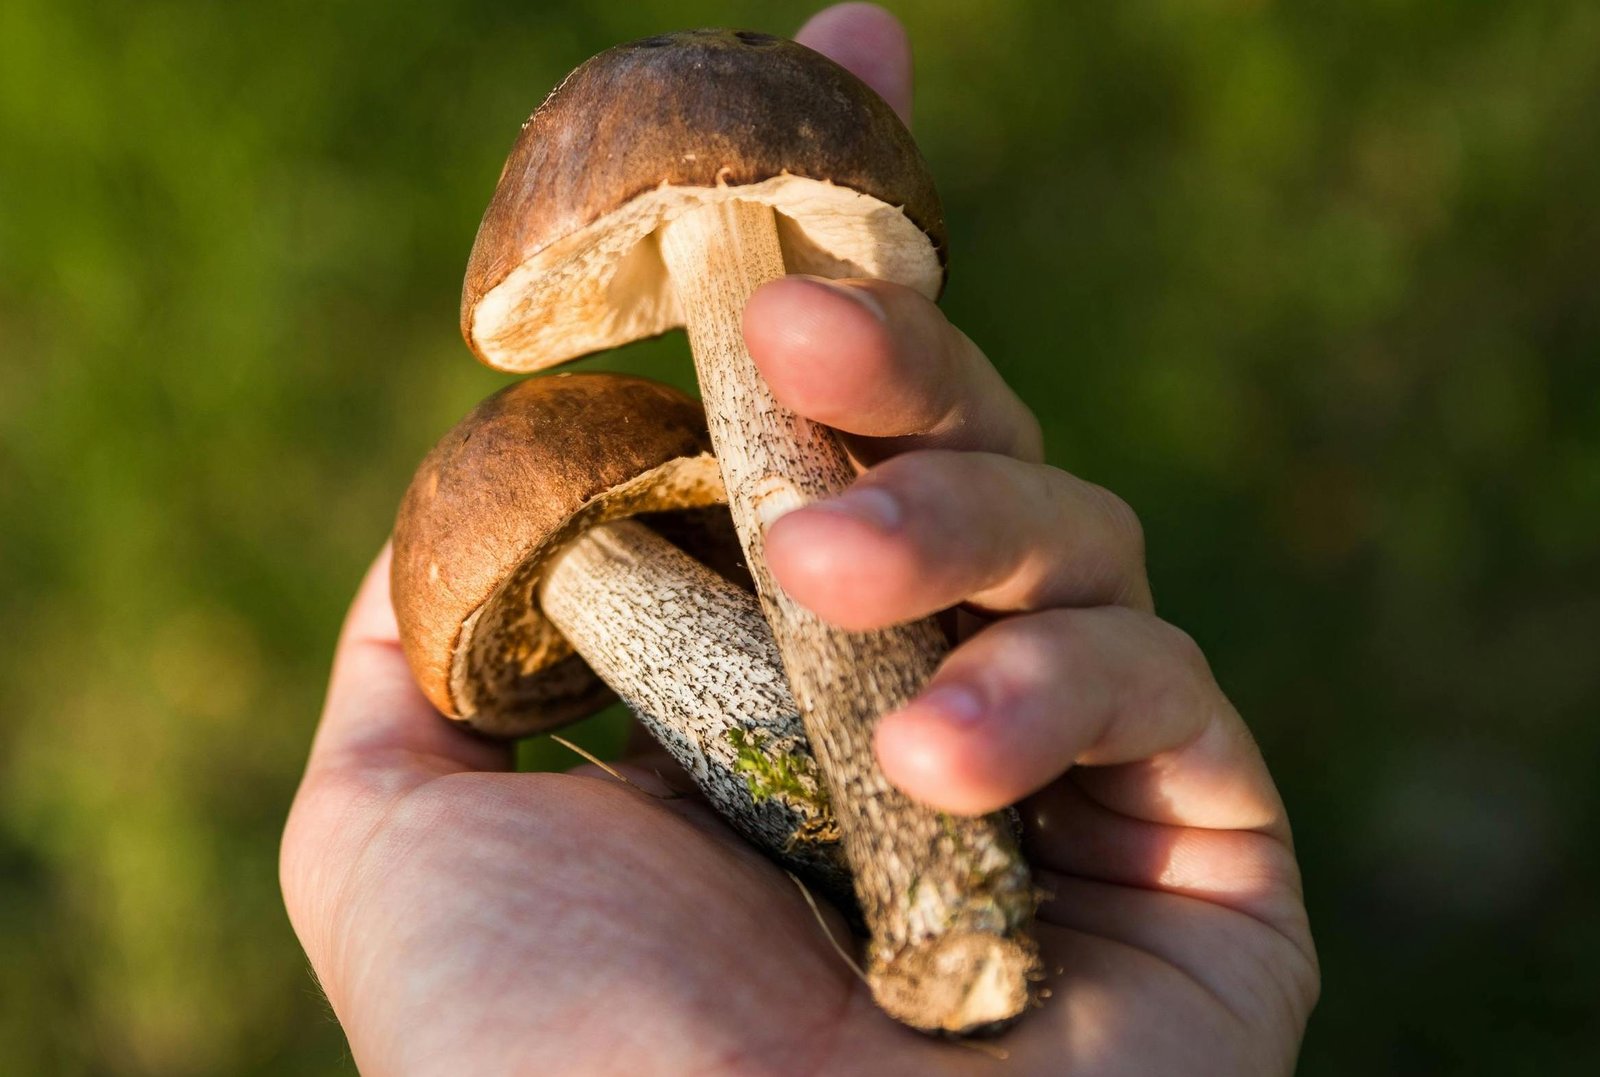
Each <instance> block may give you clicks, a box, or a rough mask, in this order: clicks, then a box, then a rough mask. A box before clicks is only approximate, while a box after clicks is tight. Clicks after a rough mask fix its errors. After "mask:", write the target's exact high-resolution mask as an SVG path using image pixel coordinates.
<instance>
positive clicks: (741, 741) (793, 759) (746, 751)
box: [727, 729, 828, 811]
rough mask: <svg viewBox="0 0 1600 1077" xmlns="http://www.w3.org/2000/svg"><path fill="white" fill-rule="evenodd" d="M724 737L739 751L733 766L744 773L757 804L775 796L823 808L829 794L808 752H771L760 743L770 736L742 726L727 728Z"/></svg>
mask: <svg viewBox="0 0 1600 1077" xmlns="http://www.w3.org/2000/svg"><path fill="white" fill-rule="evenodd" d="M758 732H759V731H758ZM727 737H728V743H729V744H731V745H732V746H733V750H734V751H735V752H737V753H738V755H737V756H736V757H735V758H734V762H733V769H734V770H735V771H737V772H738V773H740V774H743V775H744V781H745V785H746V786H747V787H748V788H749V790H750V797H751V799H752V800H754V801H755V802H756V803H757V804H761V803H763V802H765V801H768V800H772V799H773V798H774V797H777V798H781V799H783V800H784V801H786V802H789V803H792V804H795V805H797V806H798V805H805V806H807V807H808V808H810V810H812V811H822V810H825V809H826V807H827V803H828V794H827V791H826V790H824V789H823V788H822V785H821V782H820V781H819V779H818V776H817V773H816V769H817V766H816V763H815V762H814V761H813V760H812V759H811V757H810V756H804V755H795V754H794V753H793V752H782V753H779V754H776V755H774V754H773V753H772V751H771V749H770V747H767V746H766V745H765V744H764V743H763V742H765V741H767V740H769V739H770V738H769V737H767V736H766V735H764V734H761V735H759V736H754V735H752V734H749V733H746V732H745V731H744V730H742V729H730V730H728V733H727Z"/></svg>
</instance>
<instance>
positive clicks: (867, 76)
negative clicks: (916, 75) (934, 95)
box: [795, 4, 911, 124]
mask: <svg viewBox="0 0 1600 1077" xmlns="http://www.w3.org/2000/svg"><path fill="white" fill-rule="evenodd" d="M795 40H796V41H798V42H800V44H802V45H805V46H807V47H809V48H813V49H816V50H817V51H818V52H820V53H822V54H823V55H824V56H826V57H828V58H829V59H830V60H832V61H833V62H834V63H836V64H839V65H840V66H841V67H844V68H845V69H847V70H848V71H850V73H851V74H853V75H855V76H856V78H858V79H860V80H861V81H862V82H865V83H866V84H867V85H868V86H871V87H872V88H873V89H874V90H876V91H877V92H878V96H880V97H882V98H883V99H884V100H885V101H887V102H889V105H890V107H892V108H893V109H894V110H895V111H896V112H898V113H899V114H900V118H901V119H902V120H904V121H906V123H908V124H909V123H910V122H911V43H910V41H909V40H907V38H906V30H905V27H903V26H901V25H900V20H899V19H897V18H895V17H894V16H893V15H891V14H889V13H888V12H887V11H885V10H884V9H883V8H881V7H879V6H878V5H877V4H835V5H834V6H833V7H830V8H825V9H824V10H822V11H819V12H818V13H817V14H815V15H813V16H812V17H811V19H810V21H808V22H807V23H806V24H805V25H804V26H802V27H801V28H800V32H799V33H798V34H796V35H795Z"/></svg>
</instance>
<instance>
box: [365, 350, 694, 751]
mask: <svg viewBox="0 0 1600 1077" xmlns="http://www.w3.org/2000/svg"><path fill="white" fill-rule="evenodd" d="M723 500H724V495H723V490H722V480H721V478H720V476H719V475H718V472H717V465H716V461H715V460H714V459H713V458H712V456H711V451H710V442H709V440H708V439H707V436H706V430H705V416H704V413H703V412H702V411H701V409H700V405H699V404H698V403H696V402H695V401H693V400H691V399H690V398H689V397H687V396H684V395H683V394H682V393H680V392H678V391H677V390H676V389H673V388H671V387H670V386H666V385H661V384H659V383H657V382H653V381H647V380H645V379H643V378H633V377H625V376H622V375H618V374H572V375H557V376H555V377H548V378H535V379H530V380H527V381H522V382H518V383H517V384H515V385H511V386H508V387H507V388H505V389H502V390H501V391H500V392H497V393H495V394H494V395H493V396H491V397H489V398H488V399H487V400H485V401H483V402H482V403H481V404H479V405H478V406H477V407H475V408H474V409H472V411H471V412H470V413H468V415H467V416H466V418H464V419H462V420H461V421H460V422H459V423H457V424H456V425H455V427H454V428H453V429H452V430H451V431H450V432H449V433H448V434H446V435H445V436H444V437H443V438H442V439H440V441H439V443H438V445H436V446H435V447H434V449H433V451H432V452H430V453H429V454H428V455H427V457H426V458H425V459H424V460H423V461H422V465H421V466H420V467H419V468H418V469H417V473H416V475H415V477H414V478H413V479H412V480H411V486H410V487H409V488H408V489H407V490H406V494H405V498H404V499H403V500H402V502H401V505H400V512H399V516H398V518H397V519H396V521H395V531H394V564H393V568H392V571H391V586H392V590H393V601H394V610H395V616H396V618H397V619H398V620H399V623H400V639H401V642H402V644H403V646H404V648H405V653H406V658H407V660H408V661H409V662H410V664H411V669H412V672H413V673H414V674H415V676H416V678H417V681H418V683H419V684H420V685H421V686H422V690H423V692H424V693H426V695H427V696H428V699H429V700H431V701H432V702H433V705H434V706H436V707H438V708H439V709H440V710H441V711H443V712H444V713H445V714H448V715H451V716H455V717H460V718H462V719H465V720H466V721H467V722H468V723H469V724H471V725H472V726H473V727H474V728H477V729H480V730H482V731H484V732H486V733H492V734H496V735H503V736H524V735H527V734H530V733H534V732H538V731H540V730H543V729H548V728H552V727H554V726H556V725H560V724H563V723H565V722H568V721H573V720H575V719H577V718H581V717H584V716H585V715H587V714H589V713H591V712H593V711H594V710H595V709H597V708H598V707H600V706H602V705H604V704H605V703H607V702H609V701H610V699H611V694H610V692H609V691H608V690H607V689H606V688H605V686H604V685H603V684H601V682H600V680H599V678H598V677H596V676H595V675H594V673H593V672H592V671H590V669H589V667H588V665H587V664H586V663H584V661H583V660H582V659H581V658H579V657H578V656H577V655H575V654H574V653H573V652H572V648H571V646H570V645H568V644H567V642H566V641H565V640H564V639H563V638H562V637H561V635H560V633H559V632H557V631H556V629H555V628H554V627H553V626H552V625H550V623H549V622H548V621H546V620H545V618H544V615H543V614H542V613H541V612H540V609H539V600H538V583H539V579H540V572H541V570H542V568H543V566H544V564H545V563H546V562H547V561H548V559H549V557H550V556H551V555H552V554H553V553H554V552H555V551H556V550H558V549H559V548H560V547H561V546H562V544H563V543H566V542H568V541H570V540H571V539H573V538H575V537H576V536H577V535H579V534H581V533H582V532H583V530H584V529H586V528H589V527H593V526H595V525H597V524H600V523H603V522H605V521H607V520H613V519H618V518H620V517H624V516H633V515H637V514H640V513H650V512H662V511H667V510H674V509H688V508H697V507H701V506H706V505H715V504H720V503H721V502H722V501H723Z"/></svg>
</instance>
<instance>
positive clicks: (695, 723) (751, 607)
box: [539, 520, 850, 897]
mask: <svg viewBox="0 0 1600 1077" xmlns="http://www.w3.org/2000/svg"><path fill="white" fill-rule="evenodd" d="M539 586H540V590H539V601H540V605H541V606H542V608H543V609H544V613H545V616H546V617H548V618H549V619H550V622H551V623H552V624H554V625H555V626H556V627H557V628H558V629H560V630H561V632H562V634H563V635H564V636H566V638H567V641H568V642H569V643H571V644H572V646H573V647H574V648H575V649H576V650H577V652H578V653H579V654H580V655H582V656H583V658H584V660H585V661H586V662H588V663H589V666H590V667H591V668H592V669H593V670H594V671H595V672H596V673H597V674H599V675H600V677H601V679H603V680H604V681H605V682H606V683H607V684H609V685H610V686H611V688H612V689H613V690H614V691H615V692H616V693H617V694H618V695H619V696H621V697H622V700H623V702H625V703H626V704H627V705H628V706H629V707H630V708H632V710H633V712H634V713H635V714H637V715H638V716H639V720H640V721H641V722H642V723H643V724H644V725H645V727H646V728H647V729H649V730H650V732H651V733H652V734H654V736H655V738H656V740H658V741H660V742H661V744H662V746H663V747H665V748H666V749H667V751H668V753H670V754H671V755H672V757H673V758H674V759H675V760H677V761H678V763H679V764H680V765H681V766H682V767H683V769H684V770H685V771H687V772H688V774H689V776H690V777H691V778H693V779H694V782H695V784H696V785H698V786H699V787H700V790H701V792H703V793H704V794H705V796H706V799H707V800H708V801H709V802H710V803H711V806H712V807H714V808H716V809H717V811H719V812H720V813H721V814H722V816H723V817H724V818H725V819H727V820H728V821H729V822H731V823H732V824H733V825H734V827H735V828H736V829H738V830H739V831H740V833H742V834H744V835H745V837H747V838H748V839H750V840H751V841H752V842H754V843H755V844H756V845H757V846H759V847H761V848H763V849H765V850H766V851H767V852H768V853H770V854H771V855H773V856H774V857H775V858H776V859H777V860H778V861H779V862H780V863H782V864H783V865H784V866H785V867H788V868H790V869H791V870H796V871H800V872H802V873H803V874H805V875H807V876H808V877H809V878H811V879H812V880H813V881H815V882H817V883H819V884H820V885H821V886H822V887H823V889H824V890H825V891H827V892H828V893H829V894H830V896H834V897H838V896H841V895H842V896H846V897H847V896H848V895H849V893H850V880H849V872H848V869H847V868H846V867H845V862H844V854H843V852H842V851H841V849H840V847H839V834H838V826H837V824H836V823H835V822H834V817H833V812H832V810H831V808H830V807H829V805H828V797H827V793H826V791H825V790H824V789H823V787H822V784H821V782H820V780H819V778H818V776H817V764H816V760H815V759H813V758H812V755H811V749H810V747H809V746H808V745H807V744H806V738H805V732H804V730H803V729H802V728H801V726H800V718H799V715H798V713H797V709H796V707H795V704H794V698H793V697H792V696H791V695H790V694H789V686H788V684H787V683H786V682H785V681H784V678H783V667H782V665H781V664H780V662H779V659H778V652H777V648H776V647H775V646H774V645H773V642H772V634H771V632H770V631H768V629H767V624H766V622H765V621H764V620H762V618H761V611H760V609H759V608H758V607H757V606H756V600H755V596H754V595H752V594H750V593H749V592H747V591H744V590H742V589H741V588H739V587H737V586H735V585H734V584H732V583H730V582H729V581H728V580H726V579H724V578H723V577H722V576H719V575H718V574H717V573H716V572H713V571H712V570H711V569H709V568H707V567H706V566H705V565H703V564H701V563H700V562H699V561H696V560H695V559H694V558H692V557H690V556H689V555H688V554H686V553H684V552H683V551H682V550H680V549H678V548H677V547H676V546H674V545H672V543H670V542H668V541H667V540H666V539H664V538H662V537H661V536H660V535H658V534H656V533H655V532H654V531H651V530H650V529H649V528H648V527H646V526H644V525H643V524H640V523H637V522H635V521H632V520H618V521H615V522H613V523H609V524H605V525H602V526H600V527H596V528H593V529H591V530H589V531H586V532H584V533H583V534H582V535H581V536H580V537H579V538H577V539H576V540H575V541H573V542H572V543H570V544H568V545H567V546H566V547H564V548H563V549H562V550H561V551H560V552H559V553H557V554H556V556H555V558H554V560H553V561H552V562H551V563H549V564H548V565H547V566H546V569H545V574H544V577H543V579H542V581H541V583H540V585H539Z"/></svg>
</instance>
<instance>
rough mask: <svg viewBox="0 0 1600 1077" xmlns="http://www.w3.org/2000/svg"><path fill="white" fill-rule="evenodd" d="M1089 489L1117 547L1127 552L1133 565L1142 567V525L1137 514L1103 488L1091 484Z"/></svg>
mask: <svg viewBox="0 0 1600 1077" xmlns="http://www.w3.org/2000/svg"><path fill="white" fill-rule="evenodd" d="M1091 489H1092V490H1093V492H1094V496H1095V498H1096V499H1097V500H1098V501H1099V502H1100V506H1101V510H1102V511H1103V512H1104V513H1105V517H1106V520H1107V522H1108V523H1109V525H1110V528H1111V532H1112V534H1113V536H1115V538H1116V539H1117V542H1118V545H1119V547H1120V548H1121V549H1123V550H1125V551H1126V552H1127V554H1128V556H1129V557H1130V559H1131V560H1132V561H1133V562H1134V563H1135V564H1138V565H1141V566H1142V565H1143V564H1144V557H1145V537H1144V523H1143V522H1142V521H1141V520H1140V519H1139V514H1138V513H1137V512H1135V511H1134V508H1133V506H1132V505H1130V504H1128V503H1127V501H1125V500H1123V499H1122V498H1121V497H1120V496H1118V495H1117V494H1114V493H1112V492H1111V491H1110V490H1107V489H1106V488H1105V487H1104V486H1094V485H1092V484H1091Z"/></svg>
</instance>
